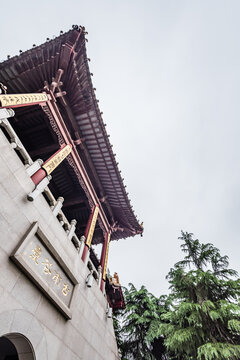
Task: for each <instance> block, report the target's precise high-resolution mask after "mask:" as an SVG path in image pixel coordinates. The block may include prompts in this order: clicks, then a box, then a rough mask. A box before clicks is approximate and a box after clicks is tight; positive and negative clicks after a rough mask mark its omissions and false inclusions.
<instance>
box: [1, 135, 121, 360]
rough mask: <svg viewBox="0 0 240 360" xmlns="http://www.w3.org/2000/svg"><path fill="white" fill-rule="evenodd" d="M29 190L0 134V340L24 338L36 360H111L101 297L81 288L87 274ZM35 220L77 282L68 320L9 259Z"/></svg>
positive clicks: (112, 344) (113, 351)
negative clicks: (14, 335)
mask: <svg viewBox="0 0 240 360" xmlns="http://www.w3.org/2000/svg"><path fill="white" fill-rule="evenodd" d="M33 189H34V184H33V182H32V180H31V179H30V177H29V176H28V174H27V172H26V170H25V168H24V165H23V164H22V162H21V160H20V159H19V158H18V156H17V154H16V153H15V151H14V150H13V149H12V148H11V146H10V144H9V142H8V140H7V138H6V137H5V135H4V134H3V132H2V131H1V130H0V201H1V206H0V270H1V271H0V295H1V296H0V336H3V335H6V334H9V333H19V334H22V335H24V336H26V338H28V339H29V341H30V342H31V344H32V346H33V349H34V352H35V355H36V359H37V360H40V359H42V360H47V359H49V360H50V359H51V360H61V359H64V360H65V359H71V360H74V359H82V360H98V359H99V360H100V359H107V360H111V359H113V360H116V359H118V351H117V345H116V340H115V336H114V330H113V324H112V319H108V318H107V317H106V308H107V301H106V298H105V297H104V295H103V293H102V292H101V291H100V289H99V287H98V285H97V283H96V282H95V281H94V283H93V286H92V287H91V288H87V287H86V284H85V280H86V278H87V275H88V274H89V270H88V269H87V267H86V265H85V264H84V263H83V262H82V260H81V259H80V257H79V254H78V252H77V250H76V248H75V247H74V245H73V244H72V242H71V241H69V239H68V238H67V235H66V232H65V231H64V229H63V228H62V227H61V225H60V223H59V222H58V220H57V218H56V217H55V216H54V215H53V214H52V211H51V209H50V207H49V206H48V204H47V202H46V200H45V199H44V197H43V196H42V195H39V196H38V197H37V198H36V199H35V200H34V202H29V201H28V200H27V194H28V193H30V192H31V191H32V190H33ZM36 221H37V222H38V224H39V226H40V227H41V229H42V231H43V232H44V233H45V235H46V236H47V238H48V240H49V241H50V243H51V245H52V246H53V247H54V249H56V251H57V253H58V254H59V257H60V258H61V259H62V260H63V262H64V263H65V264H66V266H67V267H68V268H69V269H71V272H72V273H73V275H74V277H75V278H76V279H77V282H78V284H77V285H76V287H75V290H74V293H73V298H72V301H71V310H72V319H71V320H67V319H66V318H65V317H64V316H63V315H62V314H61V313H60V312H59V310H57V308H56V307H55V306H54V304H53V303H52V302H51V300H49V299H48V298H46V296H45V295H44V294H43V293H42V292H41V291H40V290H39V288H38V287H37V286H36V285H35V284H34V283H33V282H32V281H31V280H30V279H29V277H27V276H26V275H25V274H24V272H23V271H22V270H20V269H19V268H18V267H17V266H16V265H15V264H14V263H13V262H12V260H11V259H10V256H11V255H12V254H13V253H14V252H15V249H16V248H17V247H18V245H19V243H20V242H21V240H22V238H23V237H24V235H25V234H26V231H27V230H28V229H29V228H30V226H31V225H32V224H33V223H34V222H36ZM23 359H26V360H27V359H30V357H29V358H28V357H27V355H26V356H25V357H23Z"/></svg>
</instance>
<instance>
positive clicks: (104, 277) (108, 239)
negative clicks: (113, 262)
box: [102, 232, 111, 281]
mask: <svg viewBox="0 0 240 360" xmlns="http://www.w3.org/2000/svg"><path fill="white" fill-rule="evenodd" d="M110 237H111V234H110V232H109V233H108V238H107V247H106V253H105V260H104V267H103V274H102V278H103V280H104V281H105V280H106V272H107V262H108V252H109V243H110Z"/></svg>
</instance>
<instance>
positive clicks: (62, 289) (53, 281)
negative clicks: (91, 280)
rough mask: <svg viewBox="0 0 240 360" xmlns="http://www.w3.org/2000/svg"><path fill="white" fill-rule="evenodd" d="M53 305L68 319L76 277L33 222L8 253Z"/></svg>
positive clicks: (69, 317)
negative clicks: (15, 246)
mask: <svg viewBox="0 0 240 360" xmlns="http://www.w3.org/2000/svg"><path fill="white" fill-rule="evenodd" d="M11 258H12V260H13V261H14V262H15V263H16V264H17V265H18V266H20V267H21V269H22V270H23V271H24V272H25V273H26V274H27V276H29V277H30V278H31V279H32V280H33V281H34V282H35V284H36V285H37V286H38V287H39V288H40V289H41V290H42V291H43V292H44V293H45V295H47V296H48V298H50V300H51V301H52V302H53V303H54V305H55V306H57V308H58V309H59V310H60V311H61V312H62V313H63V314H64V315H65V316H66V317H67V318H68V319H71V309H70V305H71V299H72V295H73V291H74V286H75V285H76V284H77V280H76V279H75V277H74V276H73V274H72V273H71V270H70V269H69V268H67V266H66V264H65V263H63V261H62V260H61V258H60V256H59V255H58V254H57V252H56V250H55V249H54V248H53V247H52V245H51V243H50V242H49V240H48V239H47V237H46V236H45V235H44V234H43V232H42V231H41V229H40V228H39V226H38V223H34V224H33V225H32V226H31V227H30V229H29V231H28V232H27V234H26V235H25V236H24V239H23V240H22V242H21V244H20V246H19V247H18V249H17V251H16V252H15V253H14V254H13V255H12V256H11Z"/></svg>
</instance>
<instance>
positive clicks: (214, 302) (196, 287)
mask: <svg viewBox="0 0 240 360" xmlns="http://www.w3.org/2000/svg"><path fill="white" fill-rule="evenodd" d="M180 239H181V240H182V241H183V244H182V245H181V248H182V250H183V252H184V253H185V254H186V256H185V257H184V260H182V261H179V262H178V263H176V264H175V266H174V267H173V268H172V269H171V270H170V272H169V274H168V280H169V283H170V288H171V291H172V292H171V295H170V298H171V299H172V302H173V305H172V308H171V310H170V311H168V312H167V313H165V314H163V315H162V316H161V318H162V320H163V321H164V322H161V323H159V327H158V333H161V334H162V335H164V336H165V338H166V339H165V345H166V347H167V349H168V351H169V353H170V352H171V353H173V354H175V357H176V358H177V359H186V360H196V359H198V360H216V359H217V360H235V359H240V279H237V280H234V279H233V278H234V277H236V276H237V273H236V271H234V270H231V269H228V257H227V256H221V254H220V252H219V250H218V249H217V248H215V247H214V246H213V245H212V244H201V243H200V242H199V240H198V239H195V240H194V239H193V234H191V233H187V232H186V233H184V232H182V236H181V237H180Z"/></svg>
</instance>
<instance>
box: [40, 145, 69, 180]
mask: <svg viewBox="0 0 240 360" xmlns="http://www.w3.org/2000/svg"><path fill="white" fill-rule="evenodd" d="M71 151H72V147H71V146H70V145H66V146H64V148H62V149H61V150H60V151H58V152H57V153H56V154H55V155H53V156H52V158H51V159H49V160H48V161H46V162H45V164H43V166H42V167H43V169H44V170H45V171H46V173H47V174H48V175H49V174H51V172H52V171H53V170H54V169H56V167H57V166H58V165H59V164H60V163H61V162H62V161H63V160H64V159H65V158H66V157H67V156H68V154H70V152H71Z"/></svg>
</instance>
